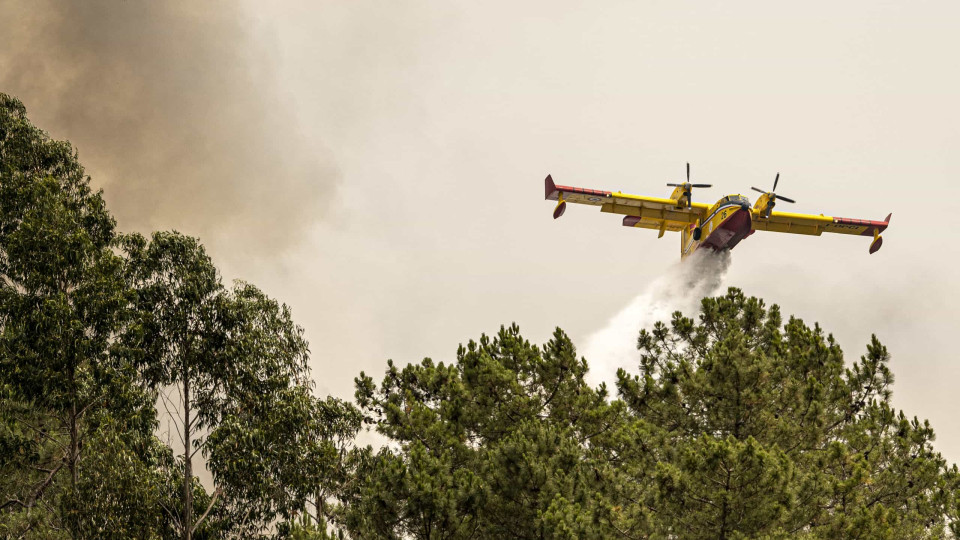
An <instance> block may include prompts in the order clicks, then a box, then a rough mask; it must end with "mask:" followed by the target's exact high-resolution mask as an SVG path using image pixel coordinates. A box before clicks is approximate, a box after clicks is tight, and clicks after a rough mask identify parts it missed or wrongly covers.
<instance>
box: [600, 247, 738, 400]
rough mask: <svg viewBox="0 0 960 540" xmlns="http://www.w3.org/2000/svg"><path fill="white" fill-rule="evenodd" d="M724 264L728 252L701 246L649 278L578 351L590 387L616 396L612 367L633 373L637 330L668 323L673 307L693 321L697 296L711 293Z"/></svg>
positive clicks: (726, 266) (727, 264)
mask: <svg viewBox="0 0 960 540" xmlns="http://www.w3.org/2000/svg"><path fill="white" fill-rule="evenodd" d="M729 268H730V252H729V251H722V252H714V251H710V250H706V249H700V250H697V251H695V252H694V253H693V254H692V255H690V256H689V257H687V258H686V259H685V260H683V261H680V262H677V263H675V264H674V265H673V266H671V267H670V268H669V269H668V270H667V273H666V274H664V275H663V276H660V277H659V278H657V279H655V280H653V281H652V282H651V283H650V284H649V285H648V286H647V288H646V290H644V291H643V292H642V293H640V294H639V295H637V296H636V297H635V298H634V299H633V300H632V301H631V302H630V304H628V305H627V306H626V307H625V308H623V309H622V310H621V311H620V312H619V313H617V314H616V315H614V316H613V318H611V319H610V321H609V322H607V324H606V326H604V327H603V328H601V329H600V330H598V331H596V332H594V333H593V334H591V335H590V337H588V338H587V342H586V346H585V347H584V348H583V351H582V355H583V356H584V357H585V358H586V359H587V363H588V364H589V366H590V371H589V373H588V374H587V380H588V381H589V382H590V383H591V384H592V385H594V386H596V385H599V384H600V383H601V382H605V383H607V388H608V390H610V391H611V392H612V393H614V394H615V393H616V390H615V386H614V383H616V381H617V369H619V368H623V369H625V370H627V371H628V372H631V373H636V372H637V366H638V365H639V363H640V362H639V354H640V353H639V352H638V351H637V336H638V335H639V333H640V330H641V329H643V328H646V329H648V330H649V329H651V328H653V325H654V324H655V323H656V322H658V321H662V322H664V323H669V322H670V318H671V316H672V315H673V312H674V311H681V312H683V314H684V315H686V316H687V317H693V318H694V319H696V316H697V313H698V312H699V309H700V300H701V299H702V298H703V297H705V296H712V295H714V294H716V292H717V291H718V290H719V289H720V286H721V284H722V283H723V278H724V276H726V274H727V270H728V269H729Z"/></svg>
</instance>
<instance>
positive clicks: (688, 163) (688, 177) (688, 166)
mask: <svg viewBox="0 0 960 540" xmlns="http://www.w3.org/2000/svg"><path fill="white" fill-rule="evenodd" d="M689 181H690V162H689V161H688V162H687V182H689Z"/></svg>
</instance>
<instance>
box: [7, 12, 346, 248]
mask: <svg viewBox="0 0 960 540" xmlns="http://www.w3.org/2000/svg"><path fill="white" fill-rule="evenodd" d="M238 6H239V4H238V3H235V2H228V1H207V0H204V1H202V2H194V1H187V0H161V1H149V2H148V1H116V0H84V1H82V2H61V1H54V0H39V1H38V0H0V36H2V37H3V39H2V47H0V91H3V92H6V93H8V94H12V95H15V96H17V97H19V98H20V99H21V100H22V101H23V102H24V104H25V105H26V106H27V111H28V114H29V115H30V117H31V119H32V120H33V121H34V123H36V124H37V125H38V126H40V127H41V128H43V129H44V130H46V131H48V132H49V133H50V134H51V135H52V136H53V137H55V138H58V139H68V140H70V141H71V142H73V143H74V146H75V147H76V148H77V149H78V150H79V152H80V159H81V162H82V163H84V164H85V166H86V168H87V171H88V173H90V174H91V176H92V177H93V182H94V184H96V185H98V186H102V187H103V188H104V190H105V195H106V198H107V201H108V204H109V206H110V208H111V210H112V211H113V213H114V214H115V215H116V216H117V219H118V221H119V224H120V226H121V228H123V229H127V230H129V229H137V230H149V229H170V228H176V229H179V230H181V231H183V232H186V233H189V234H195V235H200V236H201V238H202V239H204V240H216V239H217V238H218V237H223V236H227V237H229V238H230V239H231V242H233V241H235V240H237V239H240V240H242V242H243V243H244V244H245V245H247V246H249V247H250V248H251V249H253V250H255V251H261V252H263V251H265V250H273V249H276V248H278V247H279V248H282V247H284V246H287V245H290V243H291V242H292V241H294V240H295V239H296V238H297V236H298V234H297V233H298V232H299V231H301V230H302V229H303V227H304V226H306V225H308V224H309V223H310V222H311V221H314V220H316V219H318V218H319V217H320V216H322V215H323V211H324V207H325V205H326V202H327V201H328V200H329V199H330V197H331V196H332V194H333V192H334V191H335V187H336V180H335V178H336V174H335V172H334V171H333V170H332V168H331V167H330V166H329V165H328V163H329V160H327V159H326V158H325V157H324V156H323V152H322V150H320V149H317V148H311V147H310V146H309V145H308V144H307V143H306V141H305V140H304V139H303V138H302V137H301V136H300V134H299V132H298V129H297V125H296V122H295V119H294V118H292V117H291V115H289V114H287V113H286V112H285V110H284V107H283V104H282V102H281V99H280V93H279V92H278V89H277V87H276V86H277V85H276V82H275V80H276V77H275V75H276V74H275V73H274V72H273V71H272V69H271V68H270V65H271V62H268V58H267V52H268V51H266V50H264V47H263V46H262V45H261V43H262V41H260V40H257V39H254V38H255V37H256V36H255V32H254V30H255V26H254V25H253V21H252V20H251V19H248V18H245V15H244V13H242V10H241V8H240V7H238Z"/></svg>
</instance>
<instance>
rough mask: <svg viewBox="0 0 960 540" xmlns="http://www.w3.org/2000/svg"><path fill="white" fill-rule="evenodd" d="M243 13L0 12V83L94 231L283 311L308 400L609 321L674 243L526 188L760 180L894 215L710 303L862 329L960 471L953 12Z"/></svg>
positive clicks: (650, 279) (280, 7) (267, 9)
mask: <svg viewBox="0 0 960 540" xmlns="http://www.w3.org/2000/svg"><path fill="white" fill-rule="evenodd" d="M269 4H270V5H267V3H261V2H253V1H252V0H247V1H246V2H239V3H236V2H226V1H212V2H204V3H191V2H186V1H176V2H174V1H160V2H152V3H139V2H113V1H108V0H93V1H90V2H84V3H72V4H67V3H58V2H54V1H50V0H43V1H41V2H29V1H27V0H0V11H2V13H3V14H4V15H10V16H4V17H0V35H7V36H11V38H12V39H9V40H5V44H4V46H3V47H0V91H3V92H7V93H10V94H14V95H16V96H18V97H19V98H21V99H22V100H23V102H24V103H25V105H26V107H27V110H28V114H29V116H30V118H31V119H32V120H33V121H34V122H35V123H36V124H37V125H39V126H40V127H41V128H43V129H45V130H47V131H48V132H49V133H50V134H51V135H52V136H53V137H56V138H61V139H69V140H71V141H72V142H74V144H75V146H76V147H77V149H78V151H79V153H80V158H81V161H82V162H83V163H84V164H85V165H86V167H87V170H88V172H89V173H90V175H91V177H92V181H93V183H94V184H95V185H96V186H98V187H102V188H103V189H104V193H105V197H106V199H107V202H108V205H109V207H110V208H111V210H112V211H113V212H114V214H115V215H116V216H117V219H118V223H119V227H120V228H121V229H123V230H138V231H144V232H146V231H150V230H154V229H177V230H180V231H182V232H185V233H189V234H194V235H197V236H199V237H200V238H201V239H202V240H203V242H204V244H205V245H206V246H207V248H208V250H209V251H210V253H211V254H212V255H213V257H214V259H215V261H216V262H217V263H218V265H219V266H220V267H221V269H222V272H223V275H224V277H225V278H226V279H234V278H242V279H244V280H247V281H250V282H252V283H254V284H256V285H258V286H259V287H261V288H263V289H264V290H265V291H267V292H268V293H269V294H270V295H272V296H274V297H275V298H278V299H279V300H281V301H283V302H286V303H287V304H289V305H290V306H291V307H292V309H293V312H294V316H295V319H296V320H297V321H298V323H299V324H300V325H301V326H303V328H304V330H305V333H306V336H307V338H308V339H309V341H310V343H311V350H312V358H311V365H312V367H313V372H314V376H315V379H316V386H317V390H318V392H320V393H321V394H326V393H331V394H334V395H337V396H340V397H350V396H352V393H353V378H354V377H355V376H357V375H358V374H359V372H360V371H366V372H367V373H369V374H372V375H374V376H375V377H376V376H378V375H379V374H381V373H382V372H383V370H384V369H385V367H386V360H387V359H388V358H391V359H393V360H394V361H396V362H399V363H406V362H415V361H419V360H420V359H422V358H424V357H430V358H433V359H434V360H437V361H446V362H449V361H451V360H453V359H454V358H455V351H456V348H457V344H459V343H461V342H465V341H467V340H469V339H471V338H474V339H475V338H478V337H479V335H480V334H481V333H483V332H486V333H492V332H496V330H497V329H498V328H499V326H500V325H501V324H509V323H511V322H514V321H515V322H517V323H518V324H519V325H520V327H521V329H522V330H523V332H524V335H525V336H526V337H527V338H528V339H531V340H532V341H535V342H545V341H546V340H547V339H548V338H549V336H550V334H551V332H552V331H553V329H554V328H555V327H557V326H559V327H561V328H563V329H564V330H565V331H566V332H567V333H569V334H570V335H571V337H572V338H573V339H574V342H575V343H578V344H585V343H586V342H587V341H588V340H590V338H591V336H594V335H596V334H597V333H598V332H603V331H609V328H611V325H612V321H613V319H616V317H617V315H618V314H621V313H623V312H624V310H627V309H629V308H630V306H634V305H636V301H637V298H638V297H642V296H643V295H644V294H649V293H650V287H651V286H652V284H656V283H661V282H662V280H663V279H664V276H666V275H670V274H671V273H675V272H678V270H677V260H678V259H679V238H678V235H676V234H673V233H671V234H668V235H666V236H665V237H664V238H662V239H657V238H656V235H655V234H653V233H652V232H650V231H644V230H636V229H629V228H626V227H622V226H621V225H620V220H619V219H618V218H617V217H616V216H611V215H606V214H601V213H600V212H598V211H597V210H596V209H595V208H589V207H576V208H575V207H570V208H568V209H567V212H566V214H565V215H564V216H563V218H562V219H559V220H556V221H555V220H553V219H552V216H551V213H552V210H553V203H552V202H547V201H544V200H543V198H542V197H543V195H542V194H543V178H544V177H545V176H546V175H547V174H548V173H549V174H552V175H553V178H554V179H555V180H556V181H557V183H559V184H565V185H577V186H583V187H589V188H595V189H605V190H614V191H615V190H623V191H626V192H631V193H636V194H646V195H654V196H668V195H669V193H670V191H671V188H668V187H666V186H665V185H664V184H665V183H667V182H675V181H678V180H681V179H682V178H683V175H684V167H685V163H686V162H690V163H691V168H692V174H693V179H694V181H696V182H704V183H712V184H713V188H711V189H707V190H698V191H696V192H695V193H694V197H695V198H696V199H697V200H700V201H702V202H713V201H715V200H716V199H718V198H719V197H721V196H723V195H727V194H732V193H743V194H745V195H747V196H751V195H754V194H755V193H753V192H751V191H750V187H751V186H757V187H761V188H766V187H768V186H771V185H772V182H773V178H774V176H775V174H776V173H778V172H779V173H780V175H781V176H780V183H779V186H778V190H777V191H778V193H780V194H782V195H785V196H787V197H790V198H793V199H795V200H796V201H797V203H796V204H794V205H791V208H789V210H791V211H798V212H810V213H817V214H819V213H824V214H826V215H835V216H841V217H854V218H864V219H882V218H883V217H884V216H886V215H887V214H888V213H890V212H893V218H892V221H891V225H890V228H889V229H888V230H887V231H886V232H885V233H884V235H883V236H884V240H885V241H884V245H883V249H881V250H880V251H879V252H878V253H876V254H874V255H868V253H867V250H868V247H869V241H868V240H867V239H863V238H857V237H848V236H844V235H834V236H826V235H825V236H823V237H807V236H799V235H798V236H794V235H783V234H773V233H764V232H758V233H757V234H755V235H753V236H751V237H750V238H749V239H747V240H745V241H744V242H742V243H741V244H740V245H739V246H737V248H736V249H735V250H734V251H733V252H732V254H731V257H730V261H729V265H728V268H727V271H726V274H725V276H724V278H723V280H722V287H725V286H736V287H740V288H742V289H743V290H744V291H745V292H746V293H747V294H749V295H755V296H759V297H761V298H764V299H765V300H766V301H767V302H768V303H776V304H779V305H780V306H781V308H782V310H783V312H784V313H785V314H794V315H797V316H798V317H800V318H802V319H804V320H805V321H807V322H808V323H810V324H812V323H813V322H814V321H816V322H819V323H820V325H821V326H822V327H823V328H824V329H825V330H826V331H827V332H832V333H833V334H834V335H835V337H836V338H837V339H838V341H839V342H840V344H841V346H842V347H843V348H844V350H845V353H846V356H847V359H848V361H851V362H852V361H853V360H855V359H856V358H857V357H859V355H861V354H862V353H863V352H864V351H865V345H866V343H867V342H868V340H869V337H870V334H871V333H876V334H877V336H878V337H879V338H880V339H881V341H882V342H883V343H885V344H886V345H887V347H888V348H889V350H890V352H891V354H892V361H891V368H892V370H893V372H894V375H895V377H896V383H895V385H894V397H893V401H894V405H895V406H897V407H899V408H902V409H904V410H905V411H906V413H907V414H908V415H909V416H918V417H920V418H927V419H930V421H931V423H932V425H933V427H934V429H935V430H936V432H937V434H938V442H937V446H938V448H939V449H940V450H941V451H942V452H943V453H944V454H945V455H946V456H947V457H948V459H951V460H952V461H958V460H960V425H958V424H957V423H956V421H955V419H954V411H955V410H956V409H957V407H958V405H960V397H957V395H956V393H955V392H954V388H955V387H956V386H957V385H956V381H958V380H960V363H958V362H956V361H955V355H954V349H955V346H954V342H955V340H956V336H955V333H956V332H957V331H958V324H957V318H956V316H955V315H954V313H953V306H955V305H958V304H960V283H958V281H957V280H956V279H954V275H955V270H954V268H955V266H956V265H957V263H958V262H960V253H958V251H960V248H958V245H957V242H955V241H953V237H952V233H953V231H952V230H951V227H950V222H951V220H952V219H953V217H954V216H955V215H956V213H957V211H958V210H960V209H958V202H957V200H958V199H957V196H958V195H960V190H958V188H957V182H958V180H960V165H958V162H957V160H956V158H955V155H956V154H957V150H958V149H960V106H958V104H957V99H956V96H958V95H960V72H958V71H957V70H956V69H955V65H956V58H955V51H956V50H960V37H958V36H960V28H958V27H960V4H958V3H957V2H949V1H918V2H911V3H905V2H884V1H851V2H840V3H838V2H821V1H812V2H803V3H793V4H786V3H772V2H761V1H744V2H737V3H719V2H682V1H680V2H678V1H671V2H665V1H644V2H635V1H632V2H603V3H600V2H592V3H586V2H565V1H553V2H502V1H490V2H483V3H478V2H458V1H443V2H440V1H433V2H383V1H372V0H354V1H351V2H334V1H319V2H318V1H293V0H291V1H288V2H277V3H269ZM783 206H786V205H783ZM778 209H780V210H786V208H782V207H778ZM658 280H661V281H658ZM584 348H585V345H581V351H583V350H584ZM587 360H588V362H589V361H590V358H587Z"/></svg>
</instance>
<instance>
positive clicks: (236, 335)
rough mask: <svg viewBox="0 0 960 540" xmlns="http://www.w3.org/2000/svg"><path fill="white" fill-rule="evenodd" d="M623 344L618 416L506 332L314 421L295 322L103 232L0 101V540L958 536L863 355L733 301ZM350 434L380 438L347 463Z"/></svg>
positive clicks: (178, 244)
mask: <svg viewBox="0 0 960 540" xmlns="http://www.w3.org/2000/svg"><path fill="white" fill-rule="evenodd" d="M637 346H638V351H639V352H638V355H637V362H638V366H637V371H636V372H635V373H632V372H627V371H625V370H621V371H620V372H619V373H618V381H617V385H616V389H617V392H618V396H617V398H616V399H613V398H611V396H609V395H608V394H607V389H606V387H605V386H601V387H599V388H592V387H590V386H589V385H587V384H586V382H585V381H584V376H585V375H586V373H587V363H586V360H584V359H581V358H579V357H578V356H577V354H576V350H575V348H574V346H573V344H572V343H571V341H570V339H569V338H568V337H567V336H566V335H565V334H564V333H563V332H562V331H561V330H559V329H557V330H556V332H555V333H554V334H553V337H552V339H551V340H550V341H549V342H548V343H547V344H546V345H544V346H543V347H538V346H535V345H532V344H531V343H529V342H528V341H526V340H525V339H523V337H522V336H521V335H520V331H519V329H518V328H517V327H516V326H515V325H514V326H510V327H505V328H501V329H500V331H499V332H498V333H497V334H496V335H495V336H492V337H488V336H482V337H481V338H480V339H479V340H478V341H476V342H474V341H470V342H469V343H468V344H467V345H466V346H461V347H460V348H459V350H458V351H457V355H456V358H455V361H454V362H453V363H450V364H444V363H442V362H441V363H436V362H434V361H432V360H430V359H425V360H423V361H422V362H421V363H419V364H415V365H408V366H397V365H394V364H393V362H388V366H387V370H386V373H385V375H384V377H383V378H382V380H381V381H379V383H378V382H377V381H374V379H373V378H371V377H369V376H367V375H365V374H362V373H361V374H360V376H359V377H358V378H357V379H356V395H355V397H356V403H357V406H354V405H353V404H351V403H348V402H345V401H341V400H338V399H334V398H326V399H318V398H317V397H315V396H314V395H313V394H312V391H311V383H310V381H311V378H310V374H309V372H308V369H307V355H308V347H307V343H306V341H305V340H304V338H303V331H302V330H301V329H300V328H299V327H298V326H296V324H294V322H293V318H292V315H291V313H290V310H289V309H288V308H287V307H286V306H284V305H281V304H279V303H278V302H276V301H275V300H273V299H271V298H269V297H268V296H266V295H265V294H264V293H263V292H261V291H260V290H259V289H257V288H256V287H254V286H253V285H250V284H247V283H244V282H237V283H235V284H234V285H233V286H232V287H229V288H228V287H224V286H223V284H222V283H221V280H220V277H219V274H218V272H217V269H216V266H215V265H214V264H213V261H212V260H211V259H210V258H209V257H208V256H207V254H206V252H205V250H204V249H203V247H202V245H201V244H200V243H199V241H197V240H196V239H193V238H190V237H186V236H184V235H181V234H179V233H176V232H169V233H154V234H152V235H150V237H149V238H147V237H143V236H140V235H126V236H118V235H117V234H116V233H115V231H114V221H113V218H112V217H111V216H110V214H109V213H108V212H107V210H106V207H105V205H104V201H103V198H102V196H101V194H100V193H97V192H94V191H93V190H91V189H90V186H89V179H88V178H86V177H85V176H84V173H83V168H82V167H81V166H80V164H79V162H78V160H77V155H76V153H75V152H74V151H73V149H72V148H71V147H70V145H69V144H68V143H65V142H58V141H52V140H50V138H49V137H47V136H46V134H44V133H43V132H42V131H40V130H38V129H37V128H36V127H34V126H33V125H31V124H30V122H29V121H28V120H27V118H26V112H25V110H24V107H23V105H22V104H21V103H20V102H19V101H17V100H16V99H14V98H11V97H9V96H6V95H4V94H0V537H18V538H44V539H46V538H52V539H61V538H62V539H70V538H150V539H169V538H195V539H207V538H256V537H268V536H272V537H276V538H292V539H318V540H327V539H334V538H339V539H343V538H347V537H350V538H364V539H367V538H389V539H400V538H416V539H424V540H431V539H439V538H443V539H458V538H464V539H466V538H497V539H499V538H542V539H546V538H556V539H575V538H576V539H580V538H585V539H591V538H593V539H606V538H631V539H632V538H646V539H700V538H704V539H706V538H710V539H713V538H721V539H745V538H754V539H771V540H772V539H787V538H800V539H805V540H813V539H834V538H890V539H900V538H955V537H957V535H958V533H960V530H958V529H960V525H958V523H960V515H958V499H957V493H958V487H960V482H958V480H960V475H958V471H957V469H956V467H955V466H948V465H947V463H946V462H945V460H944V459H943V458H942V457H941V456H940V454H938V453H937V452H936V451H935V450H934V449H933V440H934V433H933V429H932V428H931V427H930V425H929V424H928V423H927V422H925V421H920V420H918V419H916V418H912V419H911V418H908V417H907V416H906V415H905V414H904V413H903V412H901V411H897V410H895V409H894V408H893V407H892V405H891V402H890V396H891V391H892V385H893V376H892V373H891V371H890V369H889V367H888V362H889V354H888V352H887V350H886V348H885V347H884V346H883V345H882V344H881V343H880V342H879V341H878V340H877V339H876V338H875V337H874V338H872V340H871V342H870V343H869V344H868V345H867V350H866V354H865V355H864V356H862V357H861V358H860V359H859V360H858V361H855V362H848V361H845V359H844V356H843V353H842V351H841V350H840V347H839V346H838V345H837V344H836V343H835V342H834V340H833V338H832V337H831V336H825V335H824V333H823V332H822V331H821V329H820V328H819V327H818V326H816V325H814V326H813V327H812V328H811V327H809V326H807V325H806V324H804V323H803V321H801V320H799V319H795V318H790V319H789V320H787V322H786V323H784V321H783V319H782V317H781V315H780V311H779V308H777V306H771V307H767V306H766V305H765V304H764V303H763V302H762V301H761V300H759V299H756V298H749V297H746V296H745V295H744V294H743V293H742V292H741V291H739V290H737V289H730V290H729V292H728V293H727V294H726V295H724V296H720V297H717V298H706V299H704V300H703V302H702V305H701V309H700V313H699V314H698V317H697V318H696V319H693V318H688V317H685V316H684V315H683V314H681V313H676V314H674V315H673V317H672V319H671V320H670V321H669V322H668V323H659V324H657V325H655V326H654V327H653V328H652V329H648V330H644V331H642V332H641V333H640V335H639V336H638V341H637ZM158 400H159V401H158ZM158 404H159V405H160V407H161V408H162V409H163V412H164V414H165V420H169V421H170V422H172V423H174V424H176V425H177V431H176V436H177V437H178V438H179V439H180V441H181V446H180V447H179V448H177V449H173V448H171V447H170V446H168V445H167V444H165V443H164V442H163V441H161V440H160V439H158V438H157V436H156V432H157V430H158V419H157V410H156V407H157V405H158ZM364 424H366V425H367V426H372V427H374V428H375V429H376V430H377V432H378V433H380V435H381V436H382V437H384V438H386V439H387V441H388V443H387V444H386V445H385V446H384V447H383V448H380V449H376V450H375V449H374V448H373V447H370V446H367V447H363V448H358V447H356V442H355V441H356V440H357V436H358V434H359V431H360V430H361V428H362V426H363V425H364ZM197 454H199V455H200V457H202V458H204V459H205V461H203V462H200V463H203V465H202V466H205V467H206V468H207V469H208V470H209V472H210V473H211V474H212V476H213V490H212V492H208V491H207V490H206V489H205V488H204V486H203V485H201V482H200V481H199V480H198V479H197V476H196V475H195V474H194V460H195V458H197ZM197 459H198V461H199V458H197Z"/></svg>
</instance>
